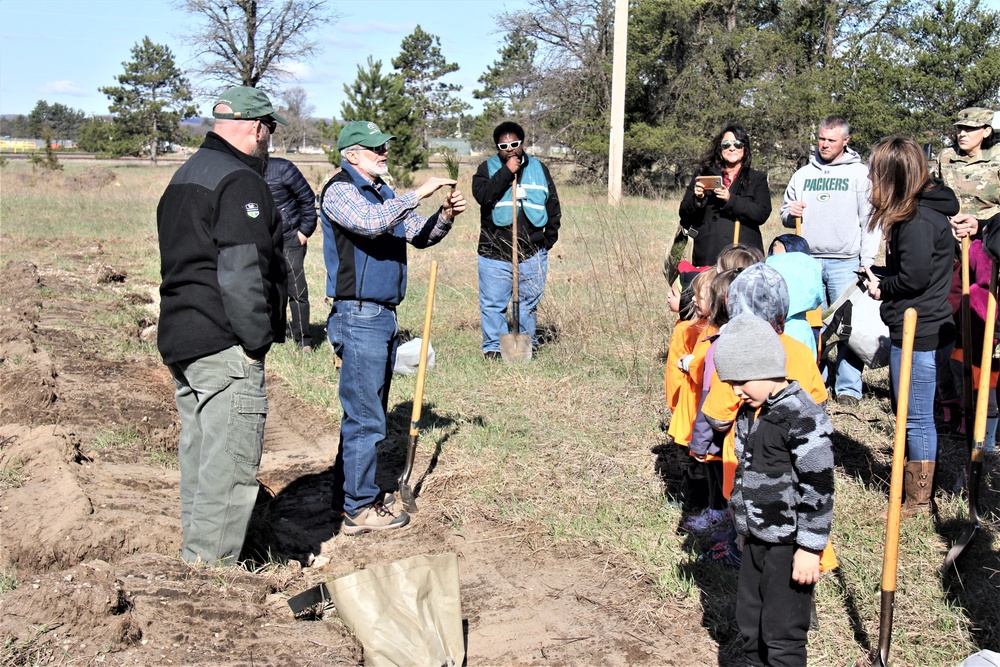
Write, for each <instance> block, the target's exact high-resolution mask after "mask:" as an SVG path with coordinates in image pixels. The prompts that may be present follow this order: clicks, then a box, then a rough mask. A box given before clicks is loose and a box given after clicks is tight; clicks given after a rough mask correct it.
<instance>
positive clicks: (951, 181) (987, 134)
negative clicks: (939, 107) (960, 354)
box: [937, 107, 1000, 443]
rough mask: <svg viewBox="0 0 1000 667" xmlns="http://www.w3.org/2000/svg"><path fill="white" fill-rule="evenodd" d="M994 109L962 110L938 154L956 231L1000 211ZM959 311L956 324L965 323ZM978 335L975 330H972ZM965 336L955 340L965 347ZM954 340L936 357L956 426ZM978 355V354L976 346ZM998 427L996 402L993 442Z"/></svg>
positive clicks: (958, 378) (941, 392) (947, 411)
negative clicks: (953, 199) (954, 207)
mask: <svg viewBox="0 0 1000 667" xmlns="http://www.w3.org/2000/svg"><path fill="white" fill-rule="evenodd" d="M992 121H993V111H992V110H990V109H984V108H982V107H970V108H968V109H962V110H961V111H959V112H958V117H957V118H956V119H955V136H954V137H953V138H952V145H951V147H950V148H946V149H944V150H943V151H941V155H940V156H939V157H938V164H937V175H938V176H939V177H940V178H941V180H942V181H944V184H945V185H946V186H948V187H949V188H951V189H952V190H953V191H954V192H955V195H956V196H957V197H958V201H959V203H960V204H961V206H962V208H961V210H960V211H959V214H958V215H956V216H954V217H953V218H952V219H951V226H952V230H953V231H954V233H955V236H956V237H958V238H962V237H964V236H972V235H976V233H977V232H978V231H979V228H980V227H981V226H983V225H982V224H981V223H985V222H986V221H987V220H989V219H990V218H991V217H993V216H994V215H996V214H997V213H1000V146H997V145H996V133H995V132H994V131H993V127H992V125H991V123H992ZM960 272H961V263H960V262H959V260H958V258H957V257H956V259H955V275H954V278H953V280H952V284H953V285H952V297H951V298H950V301H952V307H953V308H954V309H957V308H958V291H957V290H958V286H959V285H961V278H960V275H961V273H960ZM960 319H961V318H959V317H958V316H957V313H956V318H955V320H956V322H955V324H956V326H961V321H960ZM973 335H974V334H973ZM960 344H961V336H959V337H958V339H957V340H956V345H959V346H960ZM952 347H953V346H952V345H948V346H946V347H944V348H942V349H941V352H940V355H939V357H938V360H937V367H938V379H937V391H938V397H939V399H940V401H941V409H942V411H943V413H944V421H945V423H946V424H948V425H950V426H953V427H957V426H959V425H960V424H961V423H962V419H963V417H962V413H963V408H964V406H962V403H961V399H960V398H959V397H960V396H961V395H962V374H961V363H960V361H956V360H952V359H951V356H952ZM973 358H974V359H977V358H978V357H976V355H975V351H973ZM996 428H997V411H996V407H995V404H994V403H993V402H991V404H990V412H989V420H988V421H987V436H988V437H987V441H988V442H991V443H992V442H993V440H994V435H993V434H995V433H996Z"/></svg>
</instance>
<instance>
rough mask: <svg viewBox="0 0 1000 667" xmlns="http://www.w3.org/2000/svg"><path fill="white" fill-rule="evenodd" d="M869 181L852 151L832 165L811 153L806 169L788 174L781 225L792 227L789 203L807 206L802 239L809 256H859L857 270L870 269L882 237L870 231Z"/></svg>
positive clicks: (865, 168)
mask: <svg viewBox="0 0 1000 667" xmlns="http://www.w3.org/2000/svg"><path fill="white" fill-rule="evenodd" d="M870 193H871V182H870V181H869V180H868V166H867V165H865V164H864V163H863V162H861V156H860V155H858V153H857V152H856V151H854V150H852V149H851V148H850V147H845V148H844V154H843V155H841V156H840V159H838V160H836V161H835V162H831V163H829V164H826V163H824V162H822V161H821V160H820V158H819V154H818V153H817V154H813V157H812V160H811V161H810V162H809V164H808V165H806V166H805V167H802V168H801V169H799V170H798V171H796V172H795V173H794V174H793V175H792V180H791V181H789V183H788V187H787V188H785V198H784V200H783V201H782V203H781V222H782V223H783V224H784V225H785V227H795V218H794V217H792V216H791V215H790V214H789V212H788V211H789V209H790V208H791V205H792V202H795V201H802V202H805V203H806V207H805V210H803V211H802V236H803V237H804V238H805V240H806V241H808V242H809V250H810V252H811V254H812V255H813V257H822V258H827V259H851V258H854V257H859V256H860V258H861V266H872V264H874V262H875V256H876V255H878V246H879V242H880V240H881V235H880V234H879V232H878V231H874V232H869V231H868V229H867V228H868V219H869V218H870V217H871V202H870V201H869V199H868V197H869V195H870Z"/></svg>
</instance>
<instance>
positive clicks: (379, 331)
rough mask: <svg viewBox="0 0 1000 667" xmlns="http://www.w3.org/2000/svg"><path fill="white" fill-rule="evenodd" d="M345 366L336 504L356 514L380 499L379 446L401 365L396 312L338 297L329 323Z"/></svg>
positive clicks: (343, 369)
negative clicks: (396, 370) (377, 477)
mask: <svg viewBox="0 0 1000 667" xmlns="http://www.w3.org/2000/svg"><path fill="white" fill-rule="evenodd" d="M326 331H327V336H328V337H329V338H330V343H331V344H333V349H334V352H336V353H337V356H338V357H340V358H341V359H342V360H343V362H344V365H343V367H342V368H341V369H340V405H341V407H342V408H343V409H344V416H343V418H342V419H341V421H340V448H339V451H338V452H337V461H336V463H335V464H334V470H333V472H334V475H333V479H334V483H333V484H334V492H333V493H334V498H333V505H334V507H335V508H337V507H339V506H340V505H341V504H342V505H343V509H344V511H345V512H347V513H348V514H352V515H353V514H357V513H358V512H360V511H361V510H362V509H364V508H365V507H366V506H368V505H371V504H372V503H373V502H375V501H376V500H377V498H378V494H379V487H378V485H377V484H376V483H375V466H376V460H377V453H376V447H377V446H378V444H379V443H380V442H382V441H383V440H385V431H386V426H385V421H386V413H387V411H388V408H389V385H390V384H391V382H392V367H393V365H394V364H395V363H396V343H397V338H398V334H399V328H398V326H397V323H396V312H395V311H393V310H389V309H388V308H386V307H384V306H380V305H378V304H377V303H371V302H368V301H363V302H362V301H334V302H333V309H332V310H331V311H330V318H329V320H328V321H327V324H326Z"/></svg>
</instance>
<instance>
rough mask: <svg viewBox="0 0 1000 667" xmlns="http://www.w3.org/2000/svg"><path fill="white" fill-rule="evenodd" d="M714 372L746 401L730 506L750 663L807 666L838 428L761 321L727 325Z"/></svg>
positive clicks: (739, 610) (740, 617)
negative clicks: (795, 376) (739, 540)
mask: <svg viewBox="0 0 1000 667" xmlns="http://www.w3.org/2000/svg"><path fill="white" fill-rule="evenodd" d="M715 369H716V371H717V372H718V374H719V378H720V379H721V380H722V381H723V382H728V383H729V384H730V385H732V387H733V391H734V392H735V393H736V395H737V396H739V397H740V399H741V400H742V401H743V404H742V405H741V406H740V410H739V413H738V414H737V416H736V456H737V458H738V460H739V464H738V467H737V470H736V481H735V486H734V488H733V493H732V496H731V497H730V499H729V504H730V510H731V513H732V517H733V521H734V523H735V525H736V530H737V531H738V532H739V534H740V535H741V536H742V537H743V539H744V546H743V562H742V563H741V565H740V575H739V588H738V593H737V602H736V620H737V623H738V625H739V628H740V633H741V635H742V637H743V651H744V655H745V656H746V659H747V663H748V664H750V665H789V666H794V667H801V666H802V665H805V664H806V635H807V633H808V631H809V612H810V603H811V599H812V591H813V586H814V585H815V583H816V580H817V579H818V578H819V559H820V553H821V552H822V551H823V549H824V548H825V547H826V544H827V541H828V540H829V536H830V523H831V521H832V519H833V448H832V444H831V442H830V434H831V433H832V431H833V428H832V426H831V424H830V418H829V417H828V416H827V415H826V413H825V412H824V411H823V410H822V409H821V408H820V407H819V406H817V405H816V403H814V402H813V400H812V399H811V398H810V397H809V395H808V394H807V393H805V392H804V391H803V390H802V389H801V387H799V384H798V382H795V381H791V382H789V381H788V380H787V379H786V377H785V352H784V349H783V348H782V345H781V341H780V340H779V338H778V335H777V334H776V333H775V332H774V329H772V328H771V325H770V324H768V323H767V322H765V321H764V320H761V319H759V318H757V317H754V316H752V315H740V316H738V317H736V318H734V319H733V320H731V321H730V322H729V324H727V325H726V326H725V327H724V328H723V329H722V332H721V334H720V335H719V339H718V341H717V342H716V344H715Z"/></svg>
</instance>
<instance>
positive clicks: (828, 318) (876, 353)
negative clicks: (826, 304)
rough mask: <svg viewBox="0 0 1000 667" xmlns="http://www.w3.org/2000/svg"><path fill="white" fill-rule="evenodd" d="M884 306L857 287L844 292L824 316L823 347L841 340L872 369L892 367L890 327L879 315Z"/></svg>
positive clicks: (853, 286) (854, 286)
mask: <svg viewBox="0 0 1000 667" xmlns="http://www.w3.org/2000/svg"><path fill="white" fill-rule="evenodd" d="M879 306H880V303H879V302H878V301H876V300H875V299H873V298H871V297H870V296H868V292H867V291H865V290H863V289H858V286H857V285H852V286H851V287H849V288H847V289H846V290H844V293H843V294H841V295H840V298H839V299H837V300H836V301H835V302H834V304H833V305H832V306H831V307H830V308H829V309H828V310H827V311H826V312H825V313H824V317H823V325H824V327H825V328H824V330H823V333H822V336H821V338H822V341H823V346H824V347H826V345H827V344H828V343H830V342H833V341H834V340H838V341H840V342H843V343H845V344H846V345H847V347H849V348H851V350H852V351H853V352H854V353H855V354H857V355H858V358H859V359H861V361H863V362H864V364H865V365H866V366H868V368H881V367H883V366H888V365H889V346H890V345H891V342H890V340H889V327H887V326H886V325H885V323H884V322H882V316H881V315H880V314H879Z"/></svg>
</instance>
